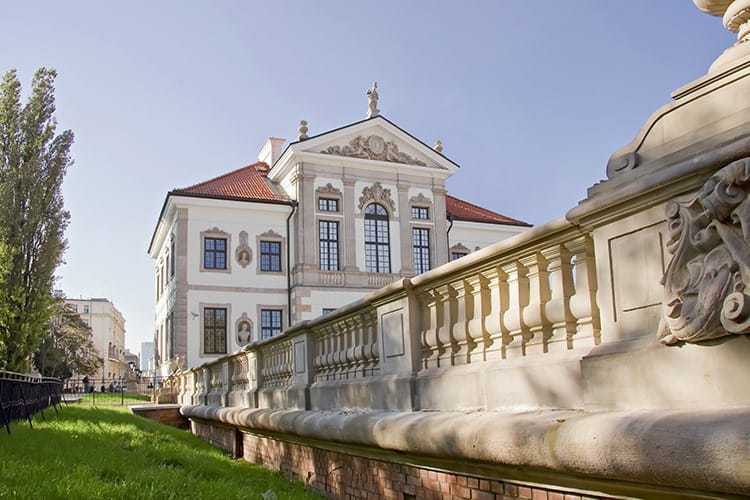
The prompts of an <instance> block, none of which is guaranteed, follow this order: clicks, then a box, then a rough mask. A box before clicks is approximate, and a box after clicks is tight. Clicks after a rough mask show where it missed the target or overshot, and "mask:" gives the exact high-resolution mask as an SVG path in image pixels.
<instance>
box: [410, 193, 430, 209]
mask: <svg viewBox="0 0 750 500" xmlns="http://www.w3.org/2000/svg"><path fill="white" fill-rule="evenodd" d="M409 204H410V205H414V206H417V207H431V206H432V200H431V199H429V198H428V197H426V196H425V195H424V194H422V193H419V194H418V195H417V196H412V197H411V199H410V200H409Z"/></svg>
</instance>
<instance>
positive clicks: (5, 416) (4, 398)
mask: <svg viewBox="0 0 750 500" xmlns="http://www.w3.org/2000/svg"><path fill="white" fill-rule="evenodd" d="M62 386H63V384H62V381H61V380H60V379H56V378H50V377H38V376H33V375H25V374H22V373H14V372H8V371H2V370H0V426H4V427H5V430H6V431H7V432H8V434H10V424H11V422H13V421H16V420H23V419H26V420H27V421H28V422H29V426H30V427H32V428H33V424H32V418H33V417H34V415H36V414H39V415H40V416H41V417H42V419H45V416H44V410H45V409H46V408H49V407H50V406H51V407H52V408H53V409H54V410H55V413H56V414H57V413H58V408H60V402H61V400H62V398H61V395H62Z"/></svg>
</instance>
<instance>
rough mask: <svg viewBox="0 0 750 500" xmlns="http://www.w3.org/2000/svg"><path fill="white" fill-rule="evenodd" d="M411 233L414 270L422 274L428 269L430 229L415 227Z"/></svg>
mask: <svg viewBox="0 0 750 500" xmlns="http://www.w3.org/2000/svg"><path fill="white" fill-rule="evenodd" d="M411 235H412V255H413V257H414V271H415V272H416V273H417V274H422V273H424V272H427V271H429V270H430V230H429V229H425V228H421V227H415V228H413V229H412V233H411Z"/></svg>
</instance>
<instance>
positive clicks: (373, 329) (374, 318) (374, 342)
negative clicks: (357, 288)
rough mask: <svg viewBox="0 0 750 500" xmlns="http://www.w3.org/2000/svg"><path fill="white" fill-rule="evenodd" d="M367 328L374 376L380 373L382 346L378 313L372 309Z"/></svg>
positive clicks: (369, 313) (369, 311) (368, 315)
mask: <svg viewBox="0 0 750 500" xmlns="http://www.w3.org/2000/svg"><path fill="white" fill-rule="evenodd" d="M367 318H368V319H367V328H368V332H369V338H370V353H371V355H372V369H371V373H372V374H373V375H374V374H376V373H378V372H379V371H380V344H379V343H378V312H377V310H375V309H370V310H368V312H367Z"/></svg>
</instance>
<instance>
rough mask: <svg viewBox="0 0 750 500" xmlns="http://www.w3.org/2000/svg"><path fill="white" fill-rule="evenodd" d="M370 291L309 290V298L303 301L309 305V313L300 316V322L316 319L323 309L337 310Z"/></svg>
mask: <svg viewBox="0 0 750 500" xmlns="http://www.w3.org/2000/svg"><path fill="white" fill-rule="evenodd" d="M369 293H372V291H371V290H311V291H310V297H309V298H306V299H305V302H306V303H309V304H310V305H311V309H312V310H311V311H310V312H306V313H303V314H302V318H301V319H302V320H307V319H313V318H317V317H318V316H320V315H321V314H322V313H323V309H338V308H339V307H342V306H345V305H347V304H349V303H351V302H354V301H355V300H359V299H361V298H362V297H364V296H365V295H367V294H369Z"/></svg>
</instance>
